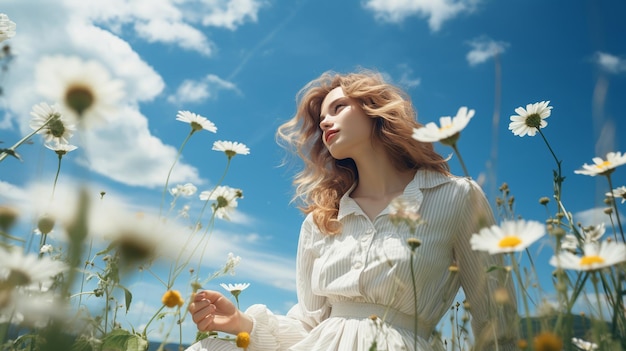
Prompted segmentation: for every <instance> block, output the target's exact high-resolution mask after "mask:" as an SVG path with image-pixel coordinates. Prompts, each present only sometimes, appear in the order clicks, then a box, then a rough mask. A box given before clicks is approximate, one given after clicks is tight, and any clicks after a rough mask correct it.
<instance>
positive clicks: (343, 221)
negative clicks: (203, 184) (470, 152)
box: [189, 71, 517, 351]
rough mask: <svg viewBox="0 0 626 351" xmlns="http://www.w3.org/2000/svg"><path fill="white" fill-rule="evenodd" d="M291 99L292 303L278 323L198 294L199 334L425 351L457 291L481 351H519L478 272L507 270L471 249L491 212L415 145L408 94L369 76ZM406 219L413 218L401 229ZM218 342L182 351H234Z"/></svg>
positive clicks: (333, 81)
mask: <svg viewBox="0 0 626 351" xmlns="http://www.w3.org/2000/svg"><path fill="white" fill-rule="evenodd" d="M298 101H299V104H298V109H297V113H296V115H295V117H293V119H291V120H290V121H288V122H287V123H285V124H284V125H282V126H281V127H280V128H279V130H278V136H279V137H280V138H281V139H282V140H284V141H286V142H287V143H288V145H290V146H292V147H293V148H294V150H295V152H296V153H297V154H298V155H299V156H300V157H301V158H302V160H303V162H304V168H303V170H302V171H301V172H300V173H299V174H298V175H297V176H296V178H295V181H294V182H295V185H296V198H297V199H298V200H300V202H301V205H302V206H301V209H302V210H303V212H304V213H305V214H306V218H305V220H304V222H303V224H302V228H301V232H300V238H299V244H298V253H297V268H296V271H297V275H296V281H297V295H298V303H297V304H296V305H295V306H294V307H293V308H292V309H291V310H290V311H289V312H288V313H287V315H286V316H278V315H274V314H272V313H271V312H270V311H269V310H268V309H267V308H266V307H265V306H263V305H253V306H251V307H250V308H249V309H248V310H247V311H246V312H245V313H244V312H242V311H239V310H237V308H236V307H235V306H234V305H233V303H232V302H231V301H230V300H229V299H228V298H226V297H224V296H223V295H222V294H220V293H219V292H216V291H202V292H200V293H198V294H197V295H196V296H195V299H194V301H193V303H191V304H190V307H189V310H190V312H191V314H192V316H193V320H194V322H195V323H196V324H197V326H198V329H199V330H203V331H208V330H213V331H222V332H226V333H232V334H237V333H239V332H241V331H246V332H249V333H250V337H251V342H250V346H249V348H248V350H251V351H252V350H259V351H260V350H263V351H265V350H267V351H270V350H271V351H274V350H305V351H312V350H313V351H316V350H324V351H326V350H341V351H344V350H390V351H395V350H420V351H429V350H434V349H436V346H433V344H436V343H435V342H433V340H434V338H432V337H431V336H432V334H433V331H434V330H435V328H436V326H437V324H438V323H439V321H440V320H441V319H442V317H443V316H444V315H445V314H446V312H447V311H448V310H449V309H450V307H451V306H452V303H453V300H454V298H455V296H456V295H457V292H458V291H459V289H460V288H461V287H462V288H463V291H464V293H465V296H466V306H469V310H470V311H471V315H472V318H471V324H472V327H473V335H474V337H475V341H474V345H475V346H476V347H475V349H476V350H496V348H497V350H500V351H505V350H515V349H516V347H515V345H516V336H517V332H516V326H515V323H513V321H514V318H512V317H513V315H514V314H515V310H516V306H515V294H514V291H513V288H512V286H511V284H509V283H508V282H506V281H503V280H502V279H499V277H497V276H495V275H491V274H494V273H486V271H487V268H488V267H491V266H493V265H498V264H501V263H499V262H496V261H495V258H493V257H492V256H489V255H487V254H485V253H482V252H476V251H472V250H471V247H470V243H469V239H470V237H471V235H472V234H473V233H477V232H478V231H479V230H480V228H482V227H483V226H486V225H491V224H493V221H494V219H493V214H492V212H491V209H490V206H489V204H488V202H487V201H486V199H485V196H484V194H483V192H482V191H481V189H480V188H479V186H478V185H477V184H476V183H475V182H473V181H472V180H470V179H467V178H460V177H455V176H452V175H451V174H450V172H449V169H448V165H447V164H446V160H445V159H443V158H442V157H441V156H440V155H439V154H437V153H436V152H435V151H434V148H433V145H432V144H429V143H421V142H418V141H416V140H414V139H412V137H411V136H412V133H413V128H419V127H420V126H421V125H420V124H418V123H417V121H416V113H415V111H414V109H413V106H412V104H411V101H410V99H409V97H408V96H407V95H406V94H405V93H404V92H403V91H402V90H400V89H398V88H397V87H395V86H393V85H390V84H388V83H386V82H385V81H384V80H383V78H382V76H381V75H380V74H378V73H376V72H371V71H362V72H358V73H351V74H346V75H342V74H336V73H332V72H327V73H325V74H323V75H322V76H321V77H319V78H318V79H316V80H314V81H312V82H311V83H309V84H308V85H307V86H305V87H304V88H303V89H302V90H301V91H300V93H299V94H298ZM394 199H396V200H394ZM397 204H402V206H404V207H403V208H400V211H398V208H397ZM402 213H404V214H405V215H406V214H411V213H413V214H414V213H418V214H419V218H420V222H419V223H416V222H413V224H415V225H411V222H410V221H411V220H415V216H411V215H407V216H406V217H407V218H408V219H409V221H396V220H395V219H397V218H398V216H399V215H400V217H401V216H402V215H401V214H402ZM409 239H411V240H409ZM410 243H411V244H413V245H410ZM418 245H419V247H417V246H418ZM411 264H413V267H411ZM496 292H498V296H500V298H499V299H497V302H496V299H494V293H496ZM503 292H504V293H503ZM509 317H511V318H509ZM459 323H460V322H459ZM218 344H220V343H219V342H217V340H205V341H203V342H200V343H197V344H194V345H193V346H192V347H191V348H190V349H191V350H211V351H212V350H227V349H236V348H234V347H233V346H232V344H228V346H219V345H218ZM372 345H375V347H374V348H372ZM496 345H497V346H496ZM221 347H224V348H221Z"/></svg>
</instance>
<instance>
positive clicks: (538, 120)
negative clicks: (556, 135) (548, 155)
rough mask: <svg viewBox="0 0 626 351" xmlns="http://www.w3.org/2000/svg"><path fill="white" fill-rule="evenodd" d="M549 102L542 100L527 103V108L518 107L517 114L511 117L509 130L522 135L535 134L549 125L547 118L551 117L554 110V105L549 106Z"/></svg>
mask: <svg viewBox="0 0 626 351" xmlns="http://www.w3.org/2000/svg"><path fill="white" fill-rule="evenodd" d="M549 103H550V101H541V102H537V103H534V104H528V105H526V109H524V108H523V107H518V108H516V109H515V112H517V115H512V116H511V117H510V119H511V123H509V130H510V131H512V132H513V134H515V135H519V136H521V137H523V136H524V135H526V134H528V136H534V135H535V134H536V133H537V131H538V130H539V129H540V128H545V127H546V126H547V125H548V122H546V121H545V119H546V118H548V117H550V113H551V112H552V106H548V104H549Z"/></svg>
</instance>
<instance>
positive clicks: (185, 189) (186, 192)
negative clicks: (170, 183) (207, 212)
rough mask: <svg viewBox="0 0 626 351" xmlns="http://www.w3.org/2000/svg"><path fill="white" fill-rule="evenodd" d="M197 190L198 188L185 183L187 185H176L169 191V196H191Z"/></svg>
mask: <svg viewBox="0 0 626 351" xmlns="http://www.w3.org/2000/svg"><path fill="white" fill-rule="evenodd" d="M197 190H198V188H197V187H196V186H195V185H193V184H191V183H187V184H184V185H183V184H178V185H176V187H174V188H172V189H170V194H172V195H173V196H185V197H187V196H192V195H193V194H195V193H196V191H197Z"/></svg>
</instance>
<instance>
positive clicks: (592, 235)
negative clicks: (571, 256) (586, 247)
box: [561, 223, 606, 253]
mask: <svg viewBox="0 0 626 351" xmlns="http://www.w3.org/2000/svg"><path fill="white" fill-rule="evenodd" d="M605 232H606V227H605V226H604V223H600V225H598V226H590V227H586V228H583V237H582V242H583V243H597V242H598V241H599V240H600V238H601V237H602V236H603V235H604V233H605ZM561 248H562V249H563V250H567V251H570V252H572V253H574V252H576V250H577V249H578V238H577V237H576V236H575V235H573V234H567V235H565V237H563V240H562V241H561Z"/></svg>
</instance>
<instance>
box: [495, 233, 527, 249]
mask: <svg viewBox="0 0 626 351" xmlns="http://www.w3.org/2000/svg"><path fill="white" fill-rule="evenodd" d="M521 243H522V239H520V238H519V237H517V236H515V235H509V236H505V237H504V238H502V239H501V240H500V242H499V243H498V246H499V247H501V248H507V247H516V246H517V245H519V244H521Z"/></svg>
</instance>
